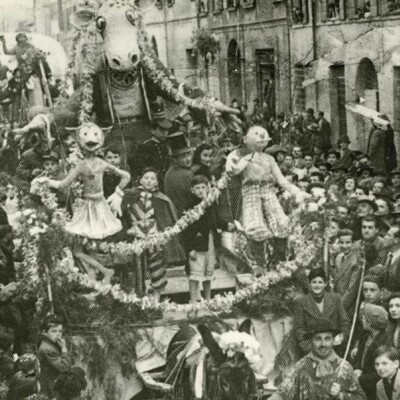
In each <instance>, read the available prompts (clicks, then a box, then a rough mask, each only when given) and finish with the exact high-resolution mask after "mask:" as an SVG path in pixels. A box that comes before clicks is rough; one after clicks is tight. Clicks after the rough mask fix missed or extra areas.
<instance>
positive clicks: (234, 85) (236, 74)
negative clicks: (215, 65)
mask: <svg viewBox="0 0 400 400" xmlns="http://www.w3.org/2000/svg"><path fill="white" fill-rule="evenodd" d="M228 84H229V102H231V101H232V100H233V99H236V100H237V101H238V102H239V104H241V103H242V66H241V57H240V49H239V46H238V44H237V42H236V40H234V39H232V40H231V41H230V43H229V46H228Z"/></svg>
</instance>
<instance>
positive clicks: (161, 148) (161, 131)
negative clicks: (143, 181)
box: [129, 118, 172, 189]
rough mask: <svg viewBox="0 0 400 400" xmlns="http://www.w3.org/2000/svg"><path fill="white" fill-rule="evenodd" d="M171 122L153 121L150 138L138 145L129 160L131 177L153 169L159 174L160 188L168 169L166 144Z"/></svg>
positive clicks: (161, 119)
mask: <svg viewBox="0 0 400 400" xmlns="http://www.w3.org/2000/svg"><path fill="white" fill-rule="evenodd" d="M171 127H172V122H171V121H169V120H168V119H166V118H160V119H155V120H154V121H153V123H152V127H151V134H152V137H151V138H150V139H149V140H146V141H145V142H144V143H142V144H140V145H139V146H138V147H137V148H136V150H135V151H134V153H133V156H132V157H131V158H130V160H129V161H130V163H129V164H130V167H131V173H132V176H133V177H135V178H137V177H138V176H139V175H140V173H141V172H142V171H143V170H144V169H145V168H149V167H151V168H154V169H155V170H157V171H158V174H159V180H158V181H159V184H160V188H161V189H162V188H163V185H162V184H163V182H164V176H165V174H166V172H167V170H168V168H169V165H170V160H169V151H170V150H169V146H168V144H167V142H166V139H167V136H168V133H169V130H170V129H171Z"/></svg>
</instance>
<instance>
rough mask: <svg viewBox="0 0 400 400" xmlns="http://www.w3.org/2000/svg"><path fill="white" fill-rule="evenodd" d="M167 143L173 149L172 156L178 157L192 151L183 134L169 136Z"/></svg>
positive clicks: (177, 133)
mask: <svg viewBox="0 0 400 400" xmlns="http://www.w3.org/2000/svg"><path fill="white" fill-rule="evenodd" d="M167 143H168V145H169V147H170V148H171V156H172V157H177V156H180V155H182V154H185V153H188V152H190V151H192V149H191V148H190V145H189V142H188V140H187V139H186V136H185V134H184V133H183V132H180V131H178V132H175V133H172V134H171V135H168V136H167Z"/></svg>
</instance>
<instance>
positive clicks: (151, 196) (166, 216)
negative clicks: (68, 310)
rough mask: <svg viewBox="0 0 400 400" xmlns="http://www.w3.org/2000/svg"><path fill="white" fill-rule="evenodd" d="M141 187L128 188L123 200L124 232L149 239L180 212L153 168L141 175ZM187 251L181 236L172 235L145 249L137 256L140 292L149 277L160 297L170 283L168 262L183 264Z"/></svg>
mask: <svg viewBox="0 0 400 400" xmlns="http://www.w3.org/2000/svg"><path fill="white" fill-rule="evenodd" d="M139 183H140V184H139V186H138V187H136V188H134V189H130V190H127V191H126V193H125V197H124V201H123V203H122V209H123V218H122V223H123V224H124V228H125V229H124V231H125V232H126V234H127V235H128V237H129V239H130V240H131V239H132V238H135V239H147V238H149V237H150V236H152V235H156V234H158V233H159V232H163V231H165V230H166V229H167V228H169V227H171V226H173V225H175V223H176V221H177V219H178V218H177V214H176V209H175V207H174V205H173V204H172V201H171V200H170V198H169V197H167V196H166V195H165V194H163V193H161V192H160V190H159V186H158V183H159V182H158V175H157V171H156V170H155V169H154V168H145V169H144V170H143V171H142V173H141V174H140V179H139ZM185 260H186V256H185V252H184V250H183V248H182V246H181V244H180V243H179V240H178V237H173V238H172V239H171V240H169V241H168V242H167V243H166V244H165V245H164V246H162V247H161V248H160V249H152V250H146V251H145V252H143V253H142V254H141V255H140V256H137V257H135V263H136V266H135V275H136V276H135V281H136V282H135V286H136V292H137V294H138V295H143V294H144V292H145V289H146V288H145V278H146V276H147V275H149V276H150V280H151V289H152V290H153V292H154V294H155V295H156V296H157V297H159V296H160V293H161V292H162V291H163V290H164V288H165V286H166V285H167V278H166V267H167V265H182V263H184V262H185Z"/></svg>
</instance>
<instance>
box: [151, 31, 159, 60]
mask: <svg viewBox="0 0 400 400" xmlns="http://www.w3.org/2000/svg"><path fill="white" fill-rule="evenodd" d="M151 47H152V48H153V50H154V53H155V54H156V56H157V57H158V46H157V40H156V38H155V37H154V36H153V37H152V38H151Z"/></svg>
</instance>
